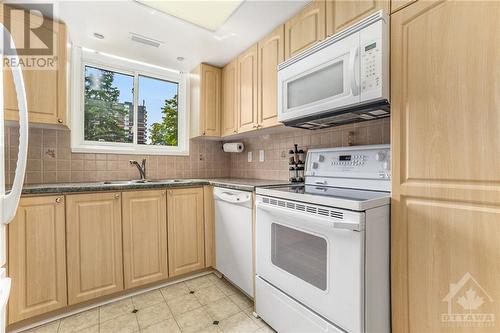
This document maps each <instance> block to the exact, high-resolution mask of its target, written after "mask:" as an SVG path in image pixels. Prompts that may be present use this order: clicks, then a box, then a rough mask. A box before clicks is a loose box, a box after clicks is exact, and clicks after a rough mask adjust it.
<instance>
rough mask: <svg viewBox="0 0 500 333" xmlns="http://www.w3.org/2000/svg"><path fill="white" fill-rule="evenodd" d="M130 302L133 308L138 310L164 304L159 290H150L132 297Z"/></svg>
mask: <svg viewBox="0 0 500 333" xmlns="http://www.w3.org/2000/svg"><path fill="white" fill-rule="evenodd" d="M132 302H133V303H134V307H135V308H136V309H138V310H140V309H142V308H147V307H148V306H151V305H154V304H158V303H161V302H165V299H164V298H163V296H162V294H161V292H160V291H159V290H152V291H148V292H146V293H144V294H140V295H137V296H134V297H132Z"/></svg>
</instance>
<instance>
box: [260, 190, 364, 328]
mask: <svg viewBox="0 0 500 333" xmlns="http://www.w3.org/2000/svg"><path fill="white" fill-rule="evenodd" d="M266 202H274V203H275V204H274V205H273V204H272V203H266ZM276 202H278V203H277V204H276ZM280 202H283V203H282V204H280ZM299 206H302V207H304V206H305V209H304V210H303V211H299V210H298V209H302V208H299ZM315 210H316V212H314V211H315ZM321 214H323V215H321ZM336 214H342V215H343V218H342V219H340V218H332V217H331V216H334V215H336ZM324 215H328V216H324ZM336 216H340V215H336ZM256 221H257V222H256V247H257V256H256V267H257V270H256V273H257V275H258V276H259V277H261V278H262V279H264V280H266V281H267V282H268V283H270V284H272V285H274V286H275V287H276V288H278V289H280V290H282V291H283V292H285V293H286V294H288V295H289V296H290V297H292V298H294V299H296V300H297V301H298V302H300V303H302V304H303V305H305V306H307V307H308V308H310V309H311V310H313V311H314V312H316V313H318V314H319V315H321V316H322V317H324V318H326V319H327V320H329V321H330V322H332V323H333V324H335V325H337V326H339V327H341V328H342V329H344V330H346V331H348V332H361V331H362V328H363V327H364V306H363V295H364V231H363V227H362V226H363V225H364V213H359V212H351V211H342V210H337V211H336V212H335V214H333V213H332V212H331V211H329V210H328V209H325V207H322V206H314V205H304V204H301V203H298V202H293V201H287V200H280V199H273V198H267V200H266V198H265V197H261V196H259V197H257V216H256ZM259 301H264V302H265V300H257V302H259Z"/></svg>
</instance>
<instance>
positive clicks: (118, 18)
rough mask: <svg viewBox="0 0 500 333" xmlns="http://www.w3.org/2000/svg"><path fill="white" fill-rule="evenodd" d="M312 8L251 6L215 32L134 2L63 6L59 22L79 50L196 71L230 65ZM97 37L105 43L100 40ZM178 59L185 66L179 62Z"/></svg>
mask: <svg viewBox="0 0 500 333" xmlns="http://www.w3.org/2000/svg"><path fill="white" fill-rule="evenodd" d="M174 1H175V0H174ZM200 1H201V0H200ZM221 1H227V0H221ZM307 2H309V0H288V1H274V0H269V1H257V0H246V1H244V2H243V3H242V4H241V5H240V6H239V7H238V9H236V11H235V12H234V13H233V15H231V16H230V17H229V19H228V20H227V21H226V22H225V23H224V24H223V25H222V26H221V27H220V28H219V29H218V30H216V31H215V32H213V31H209V30H207V29H204V28H201V27H199V26H196V25H194V24H191V23H188V22H186V21H183V20H181V19H178V18H176V17H173V16H170V15H167V14H165V13H163V12H160V11H157V10H154V9H151V8H149V7H147V6H144V5H142V4H140V3H138V2H135V1H132V0H127V1H125V0H122V1H64V0H59V1H57V2H56V8H55V16H56V18H59V19H60V20H62V21H64V22H65V23H66V24H67V26H68V30H69V34H70V38H71V40H72V42H73V43H74V44H76V45H79V46H84V47H87V48H91V49H94V50H98V51H101V52H107V53H111V54H114V55H118V56H122V57H127V58H131V59H134V60H140V61H143V62H148V63H151V64H155V65H158V66H163V67H167V68H171V69H176V70H180V71H190V70H191V69H193V68H194V67H195V66H196V65H197V64H199V63H200V62H205V63H208V64H212V65H215V66H223V65H225V64H227V63H228V62H229V61H230V60H232V59H233V58H234V57H236V56H237V55H238V54H239V53H241V52H242V51H244V50H245V49H246V48H248V47H249V46H251V45H252V44H253V43H255V42H257V41H258V40H259V39H261V38H262V37H264V36H265V35H266V34H267V33H269V32H270V31H272V30H273V29H274V28H275V27H277V26H278V25H279V24H281V23H283V22H284V21H286V20H287V19H288V18H290V17H292V16H293V15H294V14H295V13H296V12H298V11H299V10H300V9H301V8H302V7H304V5H305V4H306V3H307ZM94 33H98V34H102V35H103V36H104V38H103V39H98V38H96V37H94ZM130 33H134V34H137V35H140V36H145V37H148V38H150V39H152V40H155V41H159V42H160V46H159V47H158V48H155V47H152V46H148V45H144V44H140V43H137V42H134V41H132V40H131V39H130ZM178 57H183V58H184V60H183V61H179V60H177V58H178Z"/></svg>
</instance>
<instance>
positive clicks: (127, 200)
mask: <svg viewBox="0 0 500 333" xmlns="http://www.w3.org/2000/svg"><path fill="white" fill-rule="evenodd" d="M165 194H166V192H165V190H158V191H131V192H123V193H122V195H123V198H122V219H123V223H122V224H123V272H124V277H125V288H132V287H138V286H141V285H144V284H147V283H151V282H155V281H158V280H163V279H166V278H167V277H168V268H167V211H166V209H167V200H166V195H165Z"/></svg>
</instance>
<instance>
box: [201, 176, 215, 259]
mask: <svg viewBox="0 0 500 333" xmlns="http://www.w3.org/2000/svg"><path fill="white" fill-rule="evenodd" d="M203 220H204V230H205V266H206V267H215V200H214V188H213V186H209V185H206V186H203Z"/></svg>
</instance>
